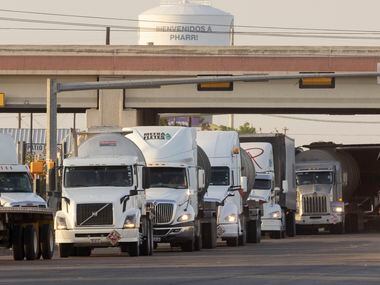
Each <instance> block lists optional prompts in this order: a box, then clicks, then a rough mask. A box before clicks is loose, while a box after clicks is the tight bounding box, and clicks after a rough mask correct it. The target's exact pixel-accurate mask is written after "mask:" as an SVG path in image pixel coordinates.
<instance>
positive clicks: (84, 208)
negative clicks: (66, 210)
mask: <svg viewBox="0 0 380 285" xmlns="http://www.w3.org/2000/svg"><path fill="white" fill-rule="evenodd" d="M112 224H113V213H112V203H96V204H78V205H77V226H79V227H80V226H98V225H112Z"/></svg>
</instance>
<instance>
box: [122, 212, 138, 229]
mask: <svg viewBox="0 0 380 285" xmlns="http://www.w3.org/2000/svg"><path fill="white" fill-rule="evenodd" d="M135 227H136V215H128V216H127V217H126V218H125V221H124V228H125V229H133V228H135Z"/></svg>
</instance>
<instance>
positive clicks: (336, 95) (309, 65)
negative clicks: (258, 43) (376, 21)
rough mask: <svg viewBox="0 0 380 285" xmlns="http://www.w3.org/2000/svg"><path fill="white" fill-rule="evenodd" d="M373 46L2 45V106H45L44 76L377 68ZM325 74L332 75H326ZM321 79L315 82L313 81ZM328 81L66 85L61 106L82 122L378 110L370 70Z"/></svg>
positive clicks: (77, 78) (379, 53)
mask: <svg viewBox="0 0 380 285" xmlns="http://www.w3.org/2000/svg"><path fill="white" fill-rule="evenodd" d="M378 62H380V48H373V47H225V48H220V47H158V46H157V47H155V46H152V47H150V46H2V47H1V48H0V92H3V93H5V105H4V107H2V108H0V112H45V106H46V79H47V78H55V79H57V80H58V81H60V82H82V81H105V80H120V79H147V78H153V79H154V78H164V77H165V78H166V77H173V78H180V77H189V76H202V75H248V74H269V75H270V74H284V75H285V74H294V73H303V72H328V73H333V72H375V71H377V64H378ZM329 76H331V75H329ZM319 87H320V86H319ZM330 87H331V88H306V89H305V88H301V86H300V83H299V80H297V79H289V80H281V81H271V80H270V81H262V82H236V83H235V84H234V85H233V88H232V89H231V90H229V91H199V90H198V86H197V85H196V84H188V85H182V86H163V87H161V88H149V89H128V90H99V91H96V90H95V91H94V90H93V91H78V92H66V93H64V94H61V95H59V97H58V105H59V111H60V112H86V113H87V124H88V126H93V125H121V126H128V125H135V124H153V123H155V122H156V121H157V114H159V113H177V112H180V113H183V112H190V113H247V114H251V113H315V114H326V113H328V114H379V113H380V85H378V82H377V80H376V78H375V77H361V78H355V77H354V78H336V79H335V82H334V84H333V85H331V86H330Z"/></svg>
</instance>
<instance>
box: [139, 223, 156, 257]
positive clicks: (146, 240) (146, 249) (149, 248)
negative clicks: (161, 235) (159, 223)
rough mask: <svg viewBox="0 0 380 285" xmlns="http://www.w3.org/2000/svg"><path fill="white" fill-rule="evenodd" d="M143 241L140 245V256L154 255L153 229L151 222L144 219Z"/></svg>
mask: <svg viewBox="0 0 380 285" xmlns="http://www.w3.org/2000/svg"><path fill="white" fill-rule="evenodd" d="M142 227H144V229H142V230H143V232H144V235H143V240H142V243H141V244H140V255H143V256H149V255H152V253H153V229H152V226H151V222H150V220H147V219H143V223H142Z"/></svg>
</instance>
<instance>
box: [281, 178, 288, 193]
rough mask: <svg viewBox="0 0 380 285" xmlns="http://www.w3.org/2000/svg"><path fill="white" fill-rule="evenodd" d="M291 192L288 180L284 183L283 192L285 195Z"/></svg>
mask: <svg viewBox="0 0 380 285" xmlns="http://www.w3.org/2000/svg"><path fill="white" fill-rule="evenodd" d="M288 191H289V185H288V181H287V180H283V181H282V192H283V193H288Z"/></svg>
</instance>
